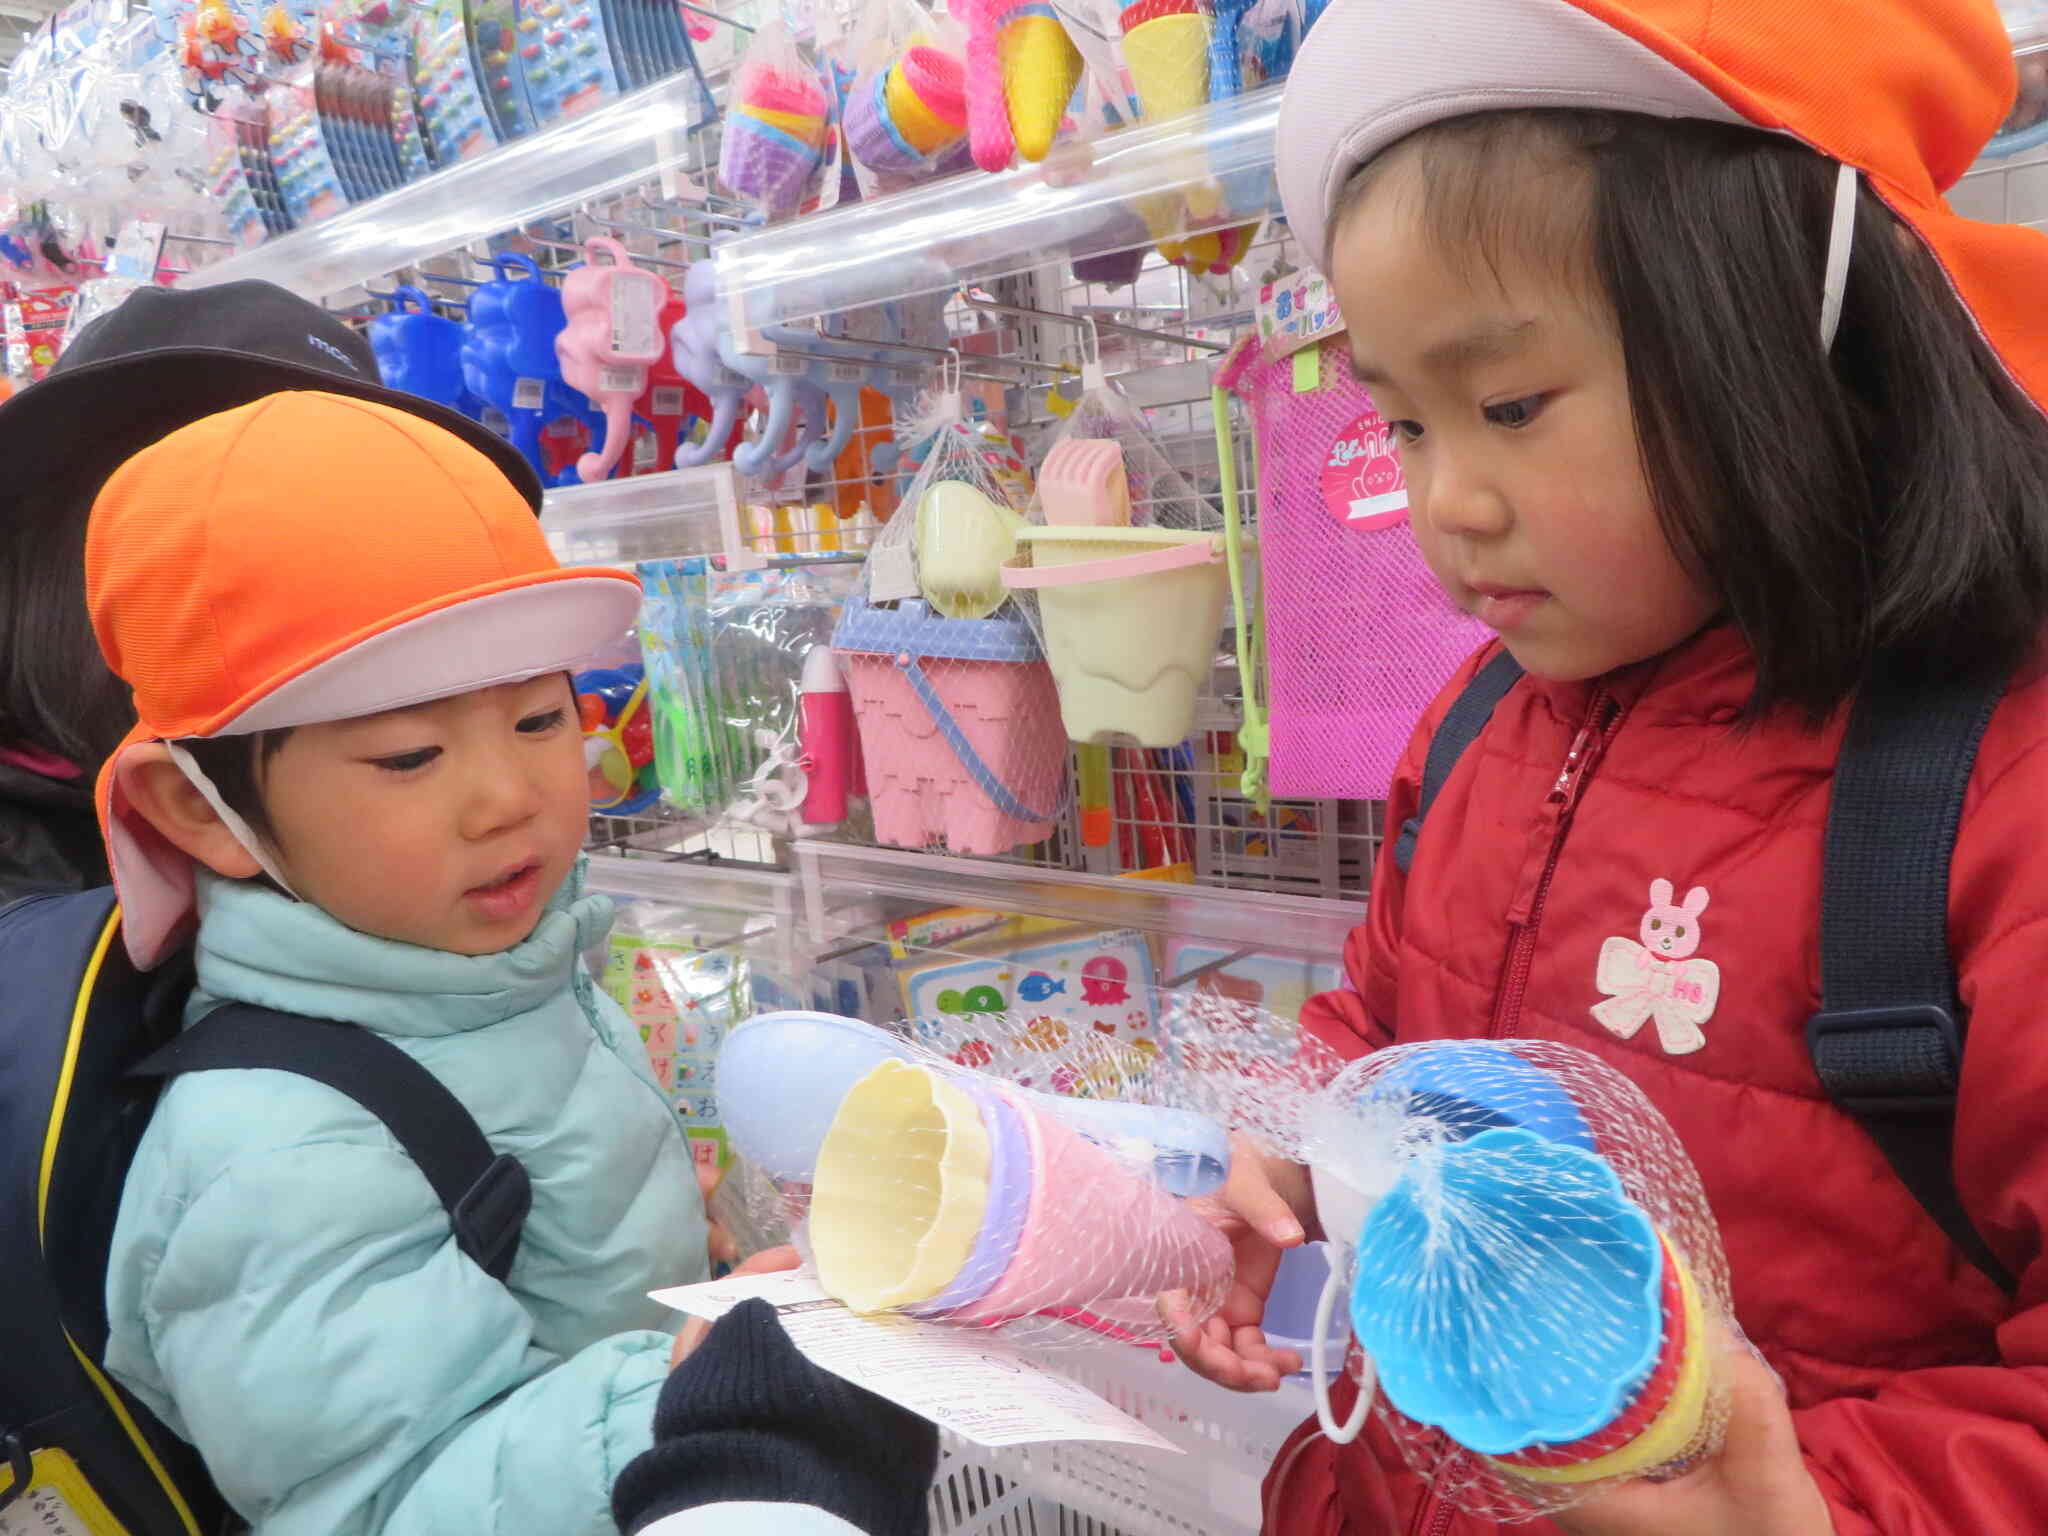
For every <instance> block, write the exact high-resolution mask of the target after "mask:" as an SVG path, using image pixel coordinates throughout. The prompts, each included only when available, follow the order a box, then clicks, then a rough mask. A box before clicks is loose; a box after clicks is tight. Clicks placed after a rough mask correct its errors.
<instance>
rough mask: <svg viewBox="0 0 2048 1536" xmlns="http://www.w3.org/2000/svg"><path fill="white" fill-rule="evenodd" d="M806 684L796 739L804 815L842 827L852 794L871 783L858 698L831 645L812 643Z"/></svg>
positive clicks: (806, 820) (816, 823)
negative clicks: (857, 719) (856, 706)
mask: <svg viewBox="0 0 2048 1536" xmlns="http://www.w3.org/2000/svg"><path fill="white" fill-rule="evenodd" d="M801 689H802V692H801V694H800V695H799V697H798V701H797V741H798V743H799V745H800V746H801V749H802V752H803V756H802V759H801V762H802V766H803V768H804V772H805V774H806V780H805V794H804V800H803V805H802V807H801V810H800V812H799V820H801V821H802V822H803V824H804V825H806V826H813V827H832V826H837V825H838V824H839V823H840V822H842V821H844V820H846V802H847V801H848V799H849V798H851V797H854V796H865V795H866V793H867V782H866V777H865V775H864V773H863V772H862V768H861V757H860V732H859V729H858V727H857V726H856V725H855V724H854V718H853V700H852V698H851V696H849V695H848V693H847V691H846V679H845V678H844V677H843V676H841V675H840V671H839V663H838V662H837V661H836V660H834V659H833V655H832V650H831V647H830V646H824V645H817V646H813V647H811V652H810V654H809V655H808V656H806V657H805V658H804V670H803V677H802V680H801Z"/></svg>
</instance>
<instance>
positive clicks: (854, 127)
mask: <svg viewBox="0 0 2048 1536" xmlns="http://www.w3.org/2000/svg"><path fill="white" fill-rule="evenodd" d="M966 137H967V82H966V70H965V66H964V65H963V64H962V63H961V61H960V60H959V59H957V58H955V57H954V56H953V55H952V54H950V53H947V52H945V51H944V50H943V49H940V48H934V47H931V46H930V45H928V44H916V45H913V46H912V47H910V48H907V49H905V50H904V53H903V57H902V58H900V59H898V60H896V62H895V63H893V64H891V65H890V66H889V67H888V68H887V69H885V70H883V71H881V72H880V73H878V74H875V75H871V76H868V77H867V78H865V79H862V80H859V81H856V82H855V84H854V87H853V91H852V94H851V95H850V96H849V97H848V98H847V103H846V143H847V148H848V149H849V150H850V151H851V152H852V154H853V156H854V158H855V159H857V160H859V161H860V162H861V164H863V165H865V166H868V167H870V168H871V169H873V170H877V171H885V172H892V173H895V174H898V175H909V174H911V173H914V172H917V171H920V170H924V169H926V168H928V167H931V166H933V165H935V164H936V163H937V162H938V160H939V159H940V157H941V156H943V155H944V154H945V153H946V152H947V151H948V150H951V149H953V148H954V147H955V146H956V145H958V144H959V143H960V141H961V140H962V139H964V138H966Z"/></svg>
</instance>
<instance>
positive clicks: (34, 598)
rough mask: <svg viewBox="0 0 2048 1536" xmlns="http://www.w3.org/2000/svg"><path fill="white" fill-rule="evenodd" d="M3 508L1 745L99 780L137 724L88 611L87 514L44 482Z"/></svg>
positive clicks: (11, 493) (13, 493)
mask: <svg viewBox="0 0 2048 1536" xmlns="http://www.w3.org/2000/svg"><path fill="white" fill-rule="evenodd" d="M5 502H6V504H5V506H4V508H0V746H4V745H9V744H12V745H15V746H27V747H39V748H41V749H42V750H43V751H45V752H54V753H56V754H57V755H58V756H59V757H66V758H69V759H70V760H71V761H72V762H74V763H76V764H77V765H78V766H79V768H80V770H81V771H82V772H83V774H84V775H85V777H86V779H87V781H88V782H90V780H91V777H92V775H93V774H95V773H97V772H98V771H99V766H100V764H101V763H103V762H105V761H106V759H107V758H108V757H109V756H110V755H111V754H112V752H113V750H114V748H115V747H117V746H119V745H120V744H121V738H122V737H123V736H125V735H127V734H128V728H129V727H130V726H132V725H133V724H134V723H135V706H134V705H133V703H132V702H130V699H129V694H128V688H127V685H126V684H124V683H123V682H122V681H121V680H120V679H119V678H118V677H116V676H114V674H113V673H112V672H110V671H109V670H108V669H107V664H106V662H105V661H104V660H103V659H102V658H101V656H100V647H99V642H98V641H97V640H96V639H95V638H94V636H93V632H92V619H91V616H90V615H89V614H88V613H87V612H86V607H85V517H86V509H85V508H83V507H77V506H71V505H67V504H65V503H64V502H63V501H62V500H60V499H58V498H56V497H54V496H52V495H50V494H49V493H48V492H47V491H45V490H44V489H43V488H42V487H40V486H36V485H33V484H31V485H19V486H9V487H8V488H7V490H6V492H5Z"/></svg>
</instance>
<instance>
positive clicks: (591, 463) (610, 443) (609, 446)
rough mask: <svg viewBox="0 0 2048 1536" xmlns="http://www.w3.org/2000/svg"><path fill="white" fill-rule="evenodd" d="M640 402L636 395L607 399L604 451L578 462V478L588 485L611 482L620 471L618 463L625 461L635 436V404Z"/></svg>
mask: <svg viewBox="0 0 2048 1536" xmlns="http://www.w3.org/2000/svg"><path fill="white" fill-rule="evenodd" d="M637 398H638V397H637V396H634V395H607V396H605V398H604V448H603V449H602V451H600V452H597V453H586V454H584V455H583V457H582V458H580V459H578V460H577V461H576V478H577V479H579V480H581V481H582V482H583V483H584V484H585V485H595V484H596V483H597V482H598V481H600V480H608V479H610V478H611V473H612V471H613V470H615V469H617V468H618V467H619V460H620V459H622V458H624V457H625V454H626V444H627V442H628V441H629V440H630V439H631V438H632V435H633V402H634V400H635V399H637Z"/></svg>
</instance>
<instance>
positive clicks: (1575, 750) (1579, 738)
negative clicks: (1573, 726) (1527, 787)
mask: <svg viewBox="0 0 2048 1536" xmlns="http://www.w3.org/2000/svg"><path fill="white" fill-rule="evenodd" d="M1592 744H1593V722H1592V721H1590V720H1588V721H1587V722H1586V723H1585V724H1584V725H1582V726H1580V727H1579V734H1578V735H1576V736H1574V737H1573V738H1572V745H1571V750H1570V751H1569V752H1567V753H1565V756H1564V766H1563V767H1562V768H1560V769H1558V770H1557V782H1556V783H1554V784H1552V785H1551V786H1550V793H1549V794H1548V795H1547V796H1545V797H1544V798H1545V799H1546V800H1547V801H1548V803H1549V804H1551V805H1557V804H1560V803H1561V802H1562V801H1563V800H1564V798H1565V796H1566V795H1567V794H1569V793H1570V792H1571V787H1572V777H1573V775H1575V774H1576V773H1577V772H1578V771H1579V764H1580V763H1582V762H1583V761H1584V760H1585V757H1586V749H1587V748H1588V747H1590V746H1591V745H1592Z"/></svg>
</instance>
